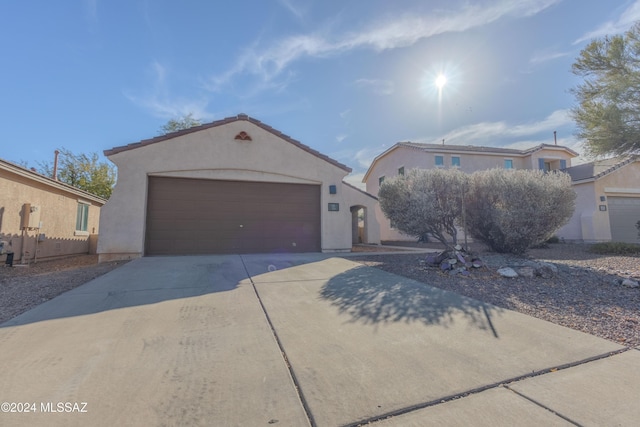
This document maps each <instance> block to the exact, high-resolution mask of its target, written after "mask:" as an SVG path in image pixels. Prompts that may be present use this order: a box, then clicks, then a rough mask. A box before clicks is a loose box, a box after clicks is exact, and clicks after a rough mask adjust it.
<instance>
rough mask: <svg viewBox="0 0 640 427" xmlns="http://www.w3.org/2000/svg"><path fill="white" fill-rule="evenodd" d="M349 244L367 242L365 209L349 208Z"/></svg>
mask: <svg viewBox="0 0 640 427" xmlns="http://www.w3.org/2000/svg"><path fill="white" fill-rule="evenodd" d="M350 209H351V243H352V244H354V245H357V244H360V243H368V240H367V224H366V220H367V208H366V207H364V206H360V205H356V206H351V208H350Z"/></svg>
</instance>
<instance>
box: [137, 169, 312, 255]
mask: <svg viewBox="0 0 640 427" xmlns="http://www.w3.org/2000/svg"><path fill="white" fill-rule="evenodd" d="M147 200H148V201H147V228H146V240H145V247H146V248H145V249H146V254H147V255H174V254H185V255H186V254H220V253H264V252H317V251H320V186H318V185H304V184H280V183H270V182H241V181H218V180H203V179H185V178H165V177H149V189H148V198H147Z"/></svg>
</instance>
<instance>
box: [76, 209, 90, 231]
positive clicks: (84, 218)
mask: <svg viewBox="0 0 640 427" xmlns="http://www.w3.org/2000/svg"><path fill="white" fill-rule="evenodd" d="M88 223H89V205H88V204H86V203H82V202H78V210H77V214H76V231H87V225H88Z"/></svg>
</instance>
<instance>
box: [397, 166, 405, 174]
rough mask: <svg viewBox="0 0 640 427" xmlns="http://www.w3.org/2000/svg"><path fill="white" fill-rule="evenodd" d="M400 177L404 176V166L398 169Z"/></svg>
mask: <svg viewBox="0 0 640 427" xmlns="http://www.w3.org/2000/svg"><path fill="white" fill-rule="evenodd" d="M398 175H402V176H404V166H402V167H401V168H399V169H398Z"/></svg>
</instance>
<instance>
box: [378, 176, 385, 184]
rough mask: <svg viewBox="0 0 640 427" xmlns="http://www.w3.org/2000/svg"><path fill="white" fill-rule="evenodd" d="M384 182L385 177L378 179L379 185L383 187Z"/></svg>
mask: <svg viewBox="0 0 640 427" xmlns="http://www.w3.org/2000/svg"><path fill="white" fill-rule="evenodd" d="M383 182H384V176H381V177H380V178H378V185H382V183H383Z"/></svg>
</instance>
